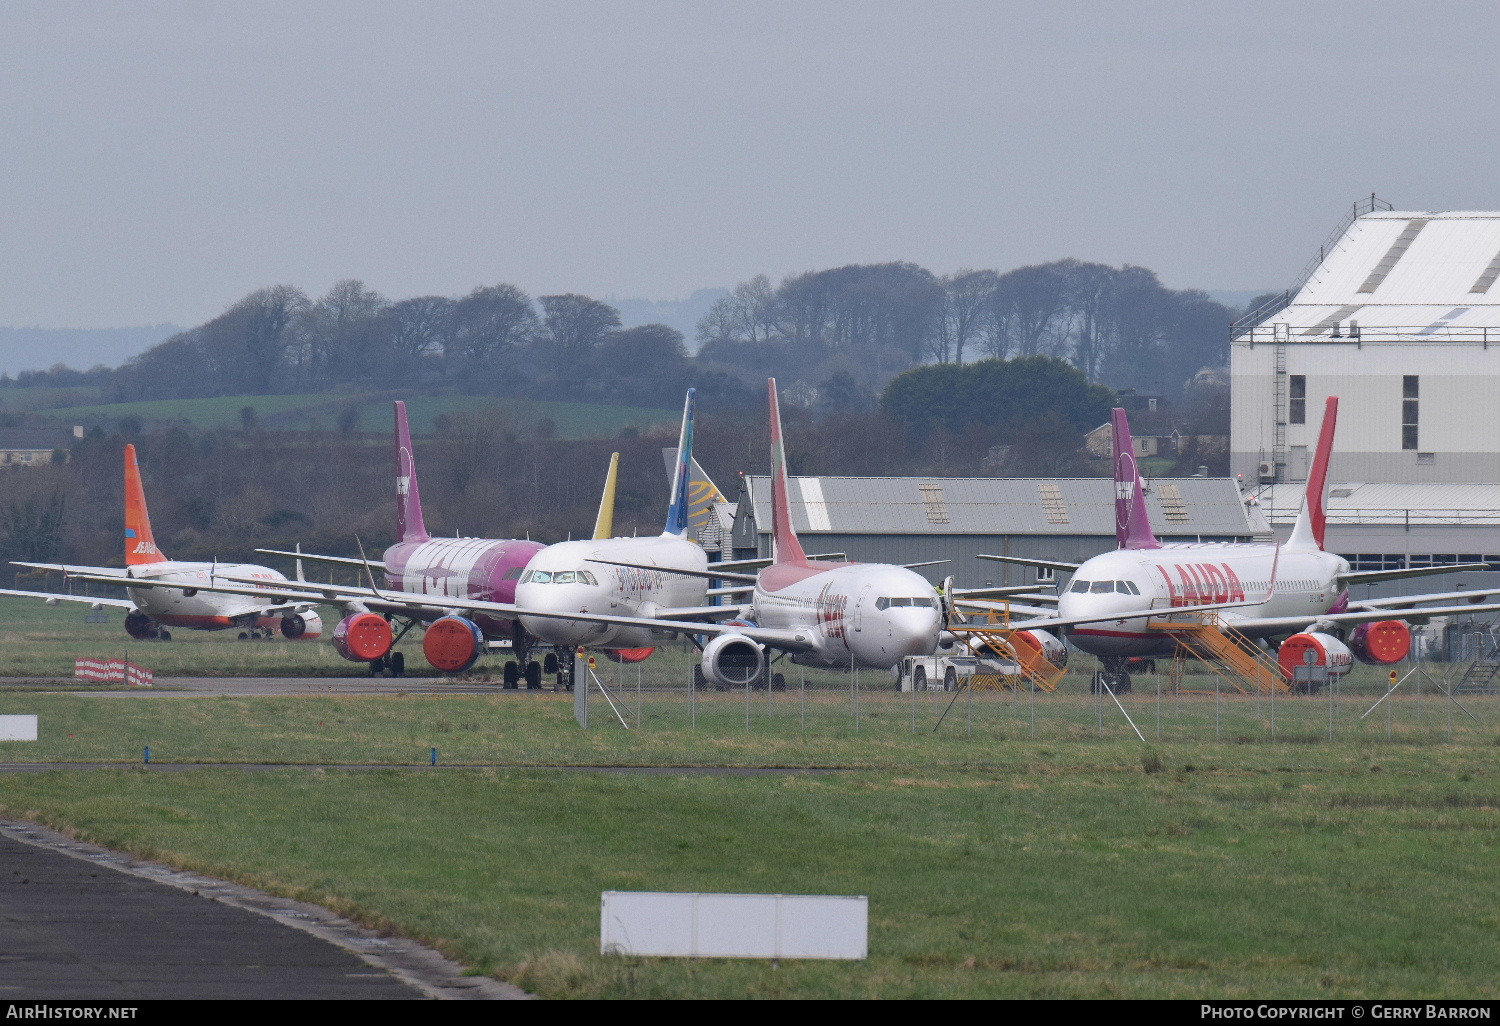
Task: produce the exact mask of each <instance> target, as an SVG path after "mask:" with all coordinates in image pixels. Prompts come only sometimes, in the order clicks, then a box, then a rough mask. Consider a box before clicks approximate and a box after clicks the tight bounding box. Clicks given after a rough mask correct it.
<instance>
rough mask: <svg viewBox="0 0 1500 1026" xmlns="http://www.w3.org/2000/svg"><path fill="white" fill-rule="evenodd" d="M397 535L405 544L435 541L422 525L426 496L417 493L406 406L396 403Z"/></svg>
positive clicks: (424, 525)
mask: <svg viewBox="0 0 1500 1026" xmlns="http://www.w3.org/2000/svg"><path fill="white" fill-rule="evenodd" d="M396 533H397V534H398V535H400V536H401V540H402V541H406V542H424V541H431V540H432V539H431V536H430V535H429V534H428V533H427V525H426V524H424V523H423V522H422V493H421V492H420V491H419V490H418V489H417V463H416V460H414V459H413V458H412V454H411V429H410V428H408V427H407V424H406V404H405V403H404V402H401V401H400V400H399V399H398V400H397V401H396Z"/></svg>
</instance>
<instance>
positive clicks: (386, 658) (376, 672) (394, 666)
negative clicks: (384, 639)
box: [370, 652, 406, 677]
mask: <svg viewBox="0 0 1500 1026" xmlns="http://www.w3.org/2000/svg"><path fill="white" fill-rule="evenodd" d="M370 676H371V677H405V676H406V655H405V654H404V653H402V652H388V653H387V654H385V655H383V656H381V657H380V658H379V659H371V660H370Z"/></svg>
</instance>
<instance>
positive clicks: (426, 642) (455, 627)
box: [422, 616, 484, 673]
mask: <svg viewBox="0 0 1500 1026" xmlns="http://www.w3.org/2000/svg"><path fill="white" fill-rule="evenodd" d="M483 651H484V632H483V631H481V630H480V629H479V625H478V624H476V623H475V622H474V621H473V620H470V619H467V618H465V617H462V616H445V617H443V618H442V619H441V620H438V621H436V622H435V623H433V625H432V626H431V627H428V628H427V630H426V632H425V633H424V634H423V635H422V654H423V655H425V656H426V657H427V661H428V662H429V663H431V664H432V665H433V666H434V667H436V668H437V669H439V670H442V671H443V672H444V673H463V672H464V671H465V670H467V669H468V668H469V667H471V666H473V665H474V662H475V660H477V659H478V658H479V654H480V653H481V652H483Z"/></svg>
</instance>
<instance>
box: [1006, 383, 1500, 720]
mask: <svg viewBox="0 0 1500 1026" xmlns="http://www.w3.org/2000/svg"><path fill="white" fill-rule="evenodd" d="M1337 417H1338V399H1337V397H1330V398H1329V399H1328V402H1327V406H1326V408H1325V411H1324V414H1323V425H1322V429H1321V432H1320V434H1319V437H1318V447H1317V451H1316V453H1315V455H1314V458H1313V463H1312V468H1311V471H1310V473H1309V475H1308V480H1307V489H1306V498H1305V500H1304V502H1303V506H1302V509H1301V511H1300V512H1299V514H1298V516H1297V520H1296V523H1295V525H1294V527H1293V529H1292V533H1291V536H1290V537H1289V538H1288V539H1287V540H1286V542H1284V543H1249V544H1246V543H1232V542H1213V543H1187V544H1169V545H1163V544H1162V543H1161V542H1159V541H1157V539H1156V535H1155V534H1154V533H1153V532H1152V529H1151V525H1150V522H1149V520H1148V519H1147V515H1146V503H1145V497H1144V494H1143V493H1144V487H1143V485H1142V482H1141V478H1140V473H1139V471H1138V469H1137V467H1136V463H1135V457H1134V448H1133V444H1132V441H1131V437H1130V425H1129V422H1128V420H1127V419H1126V416H1125V411H1124V410H1120V409H1117V410H1115V411H1114V415H1113V420H1112V429H1113V440H1114V453H1115V456H1114V465H1115V489H1116V494H1115V536H1116V542H1117V546H1118V547H1117V548H1116V549H1115V550H1114V551H1112V552H1106V553H1103V554H1102V555H1098V556H1095V557H1093V558H1092V559H1089V560H1086V561H1085V562H1083V563H1081V564H1071V563H1060V562H1057V561H1051V560H1029V559H1026V558H1025V557H1014V556H1012V557H1000V556H982V557H981V558H984V559H998V560H1002V561H1005V562H1017V563H1030V564H1034V565H1039V566H1047V567H1051V568H1053V569H1055V570H1064V569H1066V570H1072V571H1073V577H1072V580H1071V582H1070V583H1069V585H1068V587H1067V589H1066V590H1065V591H1063V592H1061V593H1060V594H1059V595H1058V597H1057V609H1056V612H1055V613H1053V612H1050V611H1049V612H1045V613H1044V614H1043V615H1040V616H1034V617H1032V618H1030V619H1027V620H1022V621H1019V622H1017V623H1014V624H1013V626H1014V627H1015V628H1017V629H1019V630H1029V629H1030V630H1044V631H1062V630H1066V631H1067V633H1068V636H1069V638H1070V639H1071V640H1072V642H1073V644H1074V645H1075V646H1077V647H1078V648H1079V649H1081V650H1082V651H1084V652H1088V653H1090V654H1092V655H1096V656H1098V657H1099V658H1100V661H1101V662H1102V663H1103V665H1104V674H1105V676H1104V682H1105V683H1107V684H1109V685H1110V686H1111V687H1113V688H1115V689H1116V690H1129V687H1130V678H1129V676H1128V675H1127V674H1126V671H1125V666H1126V660H1127V659H1129V658H1130V657H1133V656H1134V657H1156V656H1164V655H1169V654H1171V653H1172V651H1173V650H1174V648H1175V644H1176V642H1175V640H1174V637H1173V635H1171V634H1169V633H1168V632H1166V631H1163V630H1160V629H1156V628H1153V627H1152V625H1151V621H1152V619H1156V620H1158V621H1160V619H1161V618H1162V617H1163V616H1164V615H1165V614H1169V613H1187V612H1195V611H1205V612H1206V611H1214V612H1217V613H1218V615H1219V616H1221V617H1222V619H1223V620H1224V622H1225V623H1226V624H1228V625H1229V626H1230V627H1232V628H1234V629H1235V630H1237V631H1238V632H1240V633H1241V634H1244V635H1246V636H1248V637H1250V638H1268V639H1275V638H1284V639H1285V640H1283V641H1281V642H1280V644H1279V645H1278V646H1277V651H1278V658H1279V661H1280V662H1281V665H1282V669H1283V671H1284V672H1285V673H1286V674H1287V676H1288V677H1290V676H1291V667H1292V666H1294V665H1297V664H1300V663H1302V662H1304V661H1305V660H1306V659H1307V658H1308V653H1309V652H1311V653H1312V660H1313V661H1314V662H1315V663H1318V664H1322V665H1348V664H1349V662H1350V661H1351V657H1352V658H1354V659H1359V660H1360V661H1362V662H1366V663H1373V664H1376V665H1382V666H1383V665H1387V664H1390V663H1395V662H1398V661H1400V660H1401V659H1403V658H1405V657H1406V654H1407V652H1408V651H1409V650H1410V648H1411V632H1410V630H1409V628H1408V626H1407V624H1406V623H1405V621H1407V620H1412V619H1419V618H1425V617H1430V616H1442V615H1447V614H1452V613H1473V612H1480V611H1486V610H1492V609H1500V605H1477V604H1475V603H1476V602H1477V601H1478V600H1479V599H1480V598H1482V597H1483V596H1485V595H1489V594H1494V593H1493V592H1485V591H1465V592H1446V593H1439V594H1428V595H1407V596H1402V597H1399V598H1389V599H1370V600H1364V601H1360V602H1351V601H1350V599H1349V594H1348V588H1349V587H1350V586H1351V585H1354V584H1370V583H1374V582H1377V581H1386V580H1394V579H1398V578H1405V577H1417V576H1425V575H1430V574H1443V573H1453V572H1455V571H1463V570H1483V569H1487V567H1486V565H1485V564H1482V563H1479V564H1469V563H1465V564H1455V565H1449V566H1436V567H1429V568H1420V569H1412V570H1379V571H1352V570H1350V568H1349V562H1348V561H1347V560H1346V559H1344V558H1343V557H1342V556H1339V555H1337V554H1335V553H1332V552H1328V551H1326V550H1325V549H1324V547H1323V543H1324V535H1325V528H1326V515H1325V512H1324V491H1325V489H1326V486H1327V479H1328V465H1329V459H1330V457H1331V454H1332V449H1333V436H1334V427H1335V423H1336V421H1337ZM1460 599H1464V600H1467V601H1466V603H1465V604H1463V605H1453V606H1423V607H1422V608H1416V609H1414V608H1411V607H1413V606H1417V605H1419V604H1421V603H1430V602H1437V603H1442V602H1450V603H1451V602H1455V601H1457V600H1460ZM1036 612H1041V611H1040V610H1037V611H1036ZM1346 628H1347V629H1349V630H1348V634H1347V637H1340V636H1339V634H1341V633H1342V632H1343V631H1344V630H1345V629H1346Z"/></svg>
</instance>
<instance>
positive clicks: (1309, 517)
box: [1287, 395, 1339, 549]
mask: <svg viewBox="0 0 1500 1026" xmlns="http://www.w3.org/2000/svg"><path fill="white" fill-rule="evenodd" d="M1338 419H1339V397H1338V396H1336V395H1331V396H1329V397H1328V401H1327V403H1325V404H1324V406H1323V427H1322V428H1321V429H1320V430H1319V431H1318V448H1317V451H1316V452H1314V453H1313V461H1312V467H1311V468H1309V470H1308V472H1307V490H1306V493H1305V495H1304V498H1303V503H1302V512H1300V513H1298V514H1297V522H1296V524H1294V525H1293V526H1292V536H1291V537H1290V538H1288V539H1287V544H1288V545H1292V546H1296V545H1300V546H1303V547H1305V548H1311V547H1317V548H1318V549H1321V548H1323V539H1324V536H1325V535H1326V534H1327V530H1328V513H1327V510H1326V509H1325V508H1324V505H1323V501H1324V500H1323V495H1324V493H1325V492H1326V491H1327V489H1328V463H1329V460H1330V459H1331V458H1332V457H1333V432H1334V428H1335V427H1336V426H1337V424H1338Z"/></svg>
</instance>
